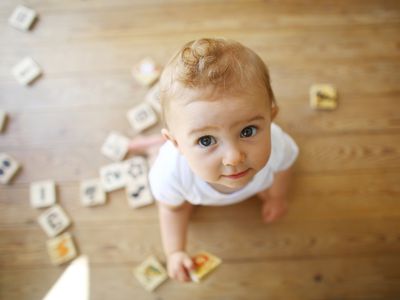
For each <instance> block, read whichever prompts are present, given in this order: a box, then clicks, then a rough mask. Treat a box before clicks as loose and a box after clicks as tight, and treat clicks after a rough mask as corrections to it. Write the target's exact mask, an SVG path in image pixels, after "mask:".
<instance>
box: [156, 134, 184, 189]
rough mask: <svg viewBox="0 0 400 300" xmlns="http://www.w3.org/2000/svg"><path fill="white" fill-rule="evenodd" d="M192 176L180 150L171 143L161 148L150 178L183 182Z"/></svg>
mask: <svg viewBox="0 0 400 300" xmlns="http://www.w3.org/2000/svg"><path fill="white" fill-rule="evenodd" d="M190 175H191V171H190V168H189V166H188V164H187V162H186V160H185V158H184V157H183V156H182V155H181V154H180V152H179V151H178V149H176V147H175V146H174V145H173V144H172V143H171V142H169V141H168V142H166V143H165V144H164V145H163V146H161V148H160V150H159V153H158V155H157V158H156V160H155V161H154V164H153V165H152V167H151V168H150V176H151V177H157V178H159V179H161V178H162V180H163V181H164V182H167V181H170V180H173V181H178V182H181V181H182V180H183V179H185V178H187V177H190Z"/></svg>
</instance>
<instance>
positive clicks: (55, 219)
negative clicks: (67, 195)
mask: <svg viewBox="0 0 400 300" xmlns="http://www.w3.org/2000/svg"><path fill="white" fill-rule="evenodd" d="M38 222H39V224H40V226H41V227H42V228H43V230H44V231H45V232H46V234H47V235H48V236H49V237H54V236H57V235H58V234H59V233H61V232H62V231H64V230H65V229H66V228H68V226H69V225H71V221H70V219H69V218H68V216H67V215H66V213H65V212H64V210H63V209H62V208H61V206H59V205H54V206H53V207H51V208H49V209H48V210H46V211H45V212H44V213H42V214H41V215H40V216H39V218H38Z"/></svg>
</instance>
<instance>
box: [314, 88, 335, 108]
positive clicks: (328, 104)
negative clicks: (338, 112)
mask: <svg viewBox="0 0 400 300" xmlns="http://www.w3.org/2000/svg"><path fill="white" fill-rule="evenodd" d="M337 104H338V103H337V92H336V89H335V87H333V86H332V85H330V84H313V85H312V86H311V88H310V106H311V107H312V108H314V109H322V110H333V109H335V108H336V107H337Z"/></svg>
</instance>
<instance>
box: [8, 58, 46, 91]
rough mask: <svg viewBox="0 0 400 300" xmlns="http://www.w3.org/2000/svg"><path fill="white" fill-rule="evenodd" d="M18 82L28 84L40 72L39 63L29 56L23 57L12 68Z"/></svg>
mask: <svg viewBox="0 0 400 300" xmlns="http://www.w3.org/2000/svg"><path fill="white" fill-rule="evenodd" d="M12 74H13V75H14V77H15V79H16V80H17V81H18V83H19V84H22V85H28V84H29V83H31V82H32V81H34V80H35V79H36V78H38V77H39V76H40V75H41V74H42V70H41V69H40V67H39V65H38V64H37V63H36V62H35V61H34V60H33V59H32V58H30V57H25V58H24V59H23V60H21V61H20V62H19V63H18V64H16V65H15V66H14V67H13V69H12Z"/></svg>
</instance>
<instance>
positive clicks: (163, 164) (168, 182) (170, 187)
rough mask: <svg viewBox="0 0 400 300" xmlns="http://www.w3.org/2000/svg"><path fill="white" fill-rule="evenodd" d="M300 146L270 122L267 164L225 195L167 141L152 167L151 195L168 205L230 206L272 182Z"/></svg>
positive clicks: (294, 156) (295, 156) (265, 187)
mask: <svg viewBox="0 0 400 300" xmlns="http://www.w3.org/2000/svg"><path fill="white" fill-rule="evenodd" d="M298 152H299V148H298V147H297V145H296V143H295V142H294V141H293V139H292V138H291V137H290V136H289V135H287V134H286V133H285V132H284V131H283V130H282V129H281V128H280V127H279V126H278V125H276V124H273V123H272V124H271V155H270V158H269V160H268V162H267V164H266V165H265V166H264V167H263V168H262V169H261V170H260V171H259V172H258V173H257V174H256V175H255V176H254V177H253V179H252V180H251V181H250V182H249V183H248V184H247V185H246V186H244V187H243V188H241V189H240V190H238V191H236V192H233V193H230V194H226V193H221V192H219V191H217V190H215V189H214V188H213V187H212V186H211V185H209V184H208V183H207V182H205V181H204V180H202V179H201V178H200V177H198V176H197V175H196V174H194V173H193V172H192V170H191V169H190V167H189V164H188V163H187V161H186V159H185V157H183V156H182V155H181V154H180V153H179V151H178V150H177V149H176V148H175V146H174V145H173V144H172V143H171V142H166V143H165V144H164V145H163V146H162V147H161V148H160V151H159V153H158V157H157V159H156V160H155V162H154V165H153V166H152V167H151V170H150V174H149V183H150V187H151V191H152V193H153V196H154V198H155V199H156V200H157V201H160V202H162V203H165V204H167V205H171V206H179V205H181V204H182V203H183V202H185V201H188V202H190V203H192V204H194V205H229V204H233V203H237V202H240V201H243V200H246V199H247V198H249V197H251V196H253V195H255V194H256V193H258V192H260V191H262V190H265V189H267V188H268V187H270V186H271V185H272V182H273V179H274V173H276V172H279V171H283V170H286V169H287V168H289V167H290V166H291V165H292V164H293V163H294V161H295V160H296V158H297V155H298Z"/></svg>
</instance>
